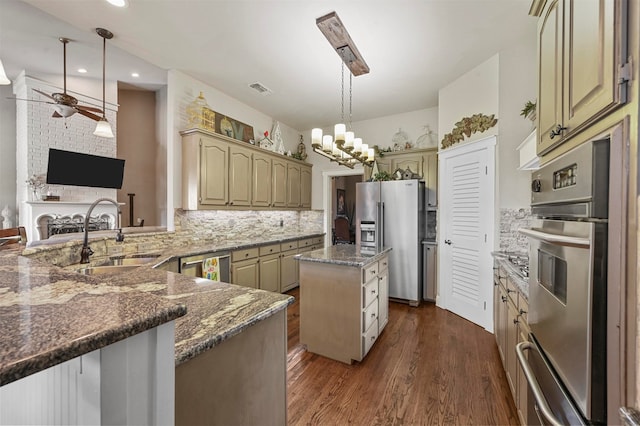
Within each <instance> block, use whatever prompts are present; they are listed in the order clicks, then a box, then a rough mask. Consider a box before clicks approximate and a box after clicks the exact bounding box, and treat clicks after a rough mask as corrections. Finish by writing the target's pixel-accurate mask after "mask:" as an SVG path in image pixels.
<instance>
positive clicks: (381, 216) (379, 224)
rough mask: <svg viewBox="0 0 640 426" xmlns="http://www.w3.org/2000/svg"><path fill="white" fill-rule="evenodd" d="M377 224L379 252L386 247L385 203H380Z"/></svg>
mask: <svg viewBox="0 0 640 426" xmlns="http://www.w3.org/2000/svg"><path fill="white" fill-rule="evenodd" d="M376 222H377V228H378V229H376V236H377V238H378V244H377V246H378V250H382V247H384V203H383V202H379V203H378V220H377V221H376Z"/></svg>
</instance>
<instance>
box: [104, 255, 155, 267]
mask: <svg viewBox="0 0 640 426" xmlns="http://www.w3.org/2000/svg"><path fill="white" fill-rule="evenodd" d="M155 260H158V256H153V257H124V258H119V259H109V261H108V262H106V263H104V264H103V266H130V265H135V266H139V265H144V264H146V263H150V262H153V261H155Z"/></svg>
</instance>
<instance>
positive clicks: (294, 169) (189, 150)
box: [181, 129, 312, 210]
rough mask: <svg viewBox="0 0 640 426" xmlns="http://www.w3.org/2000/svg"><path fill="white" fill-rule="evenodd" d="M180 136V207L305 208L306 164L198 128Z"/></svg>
mask: <svg viewBox="0 0 640 426" xmlns="http://www.w3.org/2000/svg"><path fill="white" fill-rule="evenodd" d="M181 135H182V208H183V209H185V210H199V209H273V208H278V209H309V208H311V170H312V169H311V167H312V166H311V165H310V164H307V163H304V162H302V161H299V160H296V159H293V158H289V157H284V156H282V155H280V154H277V153H273V152H269V151H265V150H263V149H260V148H256V147H254V146H253V145H250V144H247V143H245V142H241V141H237V140H235V139H232V138H229V137H227V136H223V135H219V134H215V133H210V132H207V131H204V130H200V129H192V130H186V131H184V132H181Z"/></svg>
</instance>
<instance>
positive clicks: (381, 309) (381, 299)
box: [378, 257, 389, 333]
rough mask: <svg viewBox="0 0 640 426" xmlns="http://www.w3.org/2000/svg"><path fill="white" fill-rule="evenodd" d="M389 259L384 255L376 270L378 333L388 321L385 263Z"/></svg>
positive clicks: (387, 270)
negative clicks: (378, 268)
mask: <svg viewBox="0 0 640 426" xmlns="http://www.w3.org/2000/svg"><path fill="white" fill-rule="evenodd" d="M388 262H389V259H388V258H387V257H385V258H384V259H382V260H380V261H379V262H378V265H379V267H380V272H378V328H379V330H378V333H380V332H381V331H382V329H383V328H385V326H386V325H387V323H388V322H389V269H388V268H387V266H388V265H387V264H388Z"/></svg>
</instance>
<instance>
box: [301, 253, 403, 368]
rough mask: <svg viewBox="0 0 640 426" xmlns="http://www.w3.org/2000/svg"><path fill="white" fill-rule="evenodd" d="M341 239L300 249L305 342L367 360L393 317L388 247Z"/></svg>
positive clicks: (339, 356)
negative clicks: (365, 249) (363, 247)
mask: <svg viewBox="0 0 640 426" xmlns="http://www.w3.org/2000/svg"><path fill="white" fill-rule="evenodd" d="M390 250H391V248H390V247H385V248H383V249H382V250H374V251H373V252H372V253H366V254H365V253H362V252H361V251H360V248H359V247H358V246H357V245H352V244H340V245H336V246H331V247H327V248H324V249H319V250H314V251H311V252H309V253H304V254H299V255H298V256H297V257H296V258H297V259H298V261H299V262H300V343H301V344H303V345H305V346H306V348H307V350H308V351H309V352H313V353H317V354H320V355H323V356H326V357H327V358H331V359H335V360H337V361H341V362H344V363H347V364H351V363H352V362H353V361H362V359H363V358H364V357H365V356H366V355H367V353H368V352H369V350H370V349H371V347H372V346H373V344H374V343H375V341H376V339H377V338H378V335H379V334H380V333H381V332H382V330H383V329H384V327H385V326H386V324H387V322H388V319H389V282H388V267H389V265H388V263H389V260H388V259H389V257H388V252H389V251H390Z"/></svg>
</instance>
